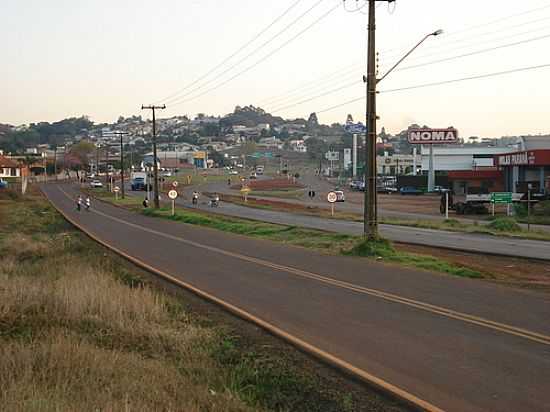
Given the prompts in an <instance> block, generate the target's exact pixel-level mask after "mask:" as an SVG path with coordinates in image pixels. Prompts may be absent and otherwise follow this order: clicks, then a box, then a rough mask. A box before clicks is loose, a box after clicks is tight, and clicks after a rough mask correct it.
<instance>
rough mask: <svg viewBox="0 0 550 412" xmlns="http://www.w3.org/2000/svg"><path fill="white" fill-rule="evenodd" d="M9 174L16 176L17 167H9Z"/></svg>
mask: <svg viewBox="0 0 550 412" xmlns="http://www.w3.org/2000/svg"><path fill="white" fill-rule="evenodd" d="M10 176H17V169H16V168H15V167H12V168H11V169H10Z"/></svg>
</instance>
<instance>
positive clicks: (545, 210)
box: [533, 200, 550, 217]
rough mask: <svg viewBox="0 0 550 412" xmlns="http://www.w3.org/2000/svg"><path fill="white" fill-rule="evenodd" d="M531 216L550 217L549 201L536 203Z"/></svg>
mask: <svg viewBox="0 0 550 412" xmlns="http://www.w3.org/2000/svg"><path fill="white" fill-rule="evenodd" d="M533 214H534V215H536V216H548V217H550V200H545V201H544V202H540V203H537V204H536V205H535V206H534V207H533Z"/></svg>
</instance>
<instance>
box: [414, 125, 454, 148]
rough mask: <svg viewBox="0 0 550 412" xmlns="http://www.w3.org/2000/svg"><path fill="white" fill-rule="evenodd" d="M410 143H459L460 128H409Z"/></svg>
mask: <svg viewBox="0 0 550 412" xmlns="http://www.w3.org/2000/svg"><path fill="white" fill-rule="evenodd" d="M407 138H408V141H409V143H410V144H449V143H458V130H456V129H453V128H449V129H409V133H408V136H407Z"/></svg>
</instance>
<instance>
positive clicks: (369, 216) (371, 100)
mask: <svg viewBox="0 0 550 412" xmlns="http://www.w3.org/2000/svg"><path fill="white" fill-rule="evenodd" d="M376 1H377V0H369V27H368V31H369V36H368V62H367V78H366V81H367V107H366V122H365V124H366V125H367V135H366V136H367V139H366V142H365V209H364V217H363V219H364V232H365V237H367V238H368V239H371V240H373V239H376V238H377V237H378V218H377V210H376V83H377V82H378V80H377V78H376ZM378 1H380V0H378ZM382 1H388V2H391V1H394V0H382Z"/></svg>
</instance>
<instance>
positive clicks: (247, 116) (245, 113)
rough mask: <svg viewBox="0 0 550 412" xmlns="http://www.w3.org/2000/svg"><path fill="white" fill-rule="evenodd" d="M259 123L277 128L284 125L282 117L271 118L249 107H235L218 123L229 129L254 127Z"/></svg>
mask: <svg viewBox="0 0 550 412" xmlns="http://www.w3.org/2000/svg"><path fill="white" fill-rule="evenodd" d="M260 123H268V124H270V125H272V126H277V125H280V124H283V123H285V120H284V119H283V118H282V117H279V116H272V115H271V114H269V113H266V112H265V110H264V109H262V108H261V107H254V106H252V105H250V106H244V107H241V106H237V107H235V110H234V111H233V113H231V114H228V115H226V116H224V117H223V118H222V119H221V121H220V124H221V126H222V127H231V126H235V125H243V126H247V127H254V126H257V125H258V124H260Z"/></svg>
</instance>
